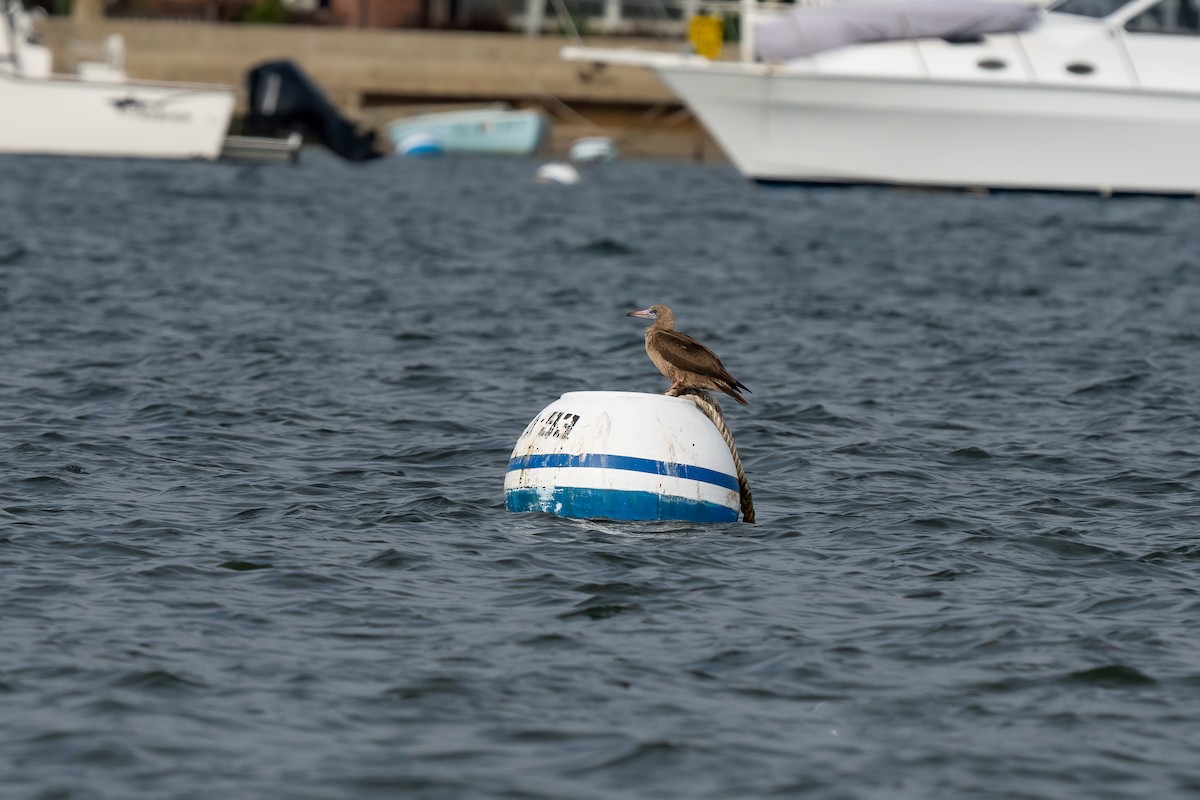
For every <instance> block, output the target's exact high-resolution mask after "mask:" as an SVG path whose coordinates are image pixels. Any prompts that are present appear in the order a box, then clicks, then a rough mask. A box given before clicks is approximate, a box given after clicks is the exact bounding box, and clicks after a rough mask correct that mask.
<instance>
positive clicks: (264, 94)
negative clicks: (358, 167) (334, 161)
mask: <svg viewBox="0 0 1200 800" xmlns="http://www.w3.org/2000/svg"><path fill="white" fill-rule="evenodd" d="M246 88H247V89H248V90H249V93H250V107H249V109H248V110H247V112H246V118H245V120H244V123H243V128H244V132H245V134H246V135H247V136H269V137H286V136H287V135H288V134H290V133H292V132H298V133H300V134H302V135H304V136H305V137H311V138H313V139H316V140H317V141H319V142H320V143H321V144H323V145H325V146H326V147H328V148H329V149H330V150H332V151H333V152H335V153H337V154H338V155H340V156H341V157H342V158H345V159H347V160H349V161H368V160H370V159H372V158H378V157H379V156H380V155H382V154H381V153H378V152H376V151H375V149H374V146H373V145H374V143H375V132H374V131H367V132H365V133H360V132H359V131H358V129H357V128H355V127H354V125H353V124H352V123H351V122H350V121H349V120H347V119H345V118H344V117H343V116H342V115H341V114H340V113H338V110H337V107H336V106H334V105H333V103H331V102H329V98H327V97H326V96H325V93H324V92H322V91H321V88H320V87H319V86H317V84H316V83H314V82H313V80H312V79H311V78H309V77H308V75H306V74H304V71H303V70H302V69H300V67H299V66H298V65H297V64H296V63H295V62H294V61H288V60H286V59H284V60H280V61H267V62H265V63H262V64H259V65H258V66H257V67H255V68H254V69H252V70H250V71H249V72H247V73H246Z"/></svg>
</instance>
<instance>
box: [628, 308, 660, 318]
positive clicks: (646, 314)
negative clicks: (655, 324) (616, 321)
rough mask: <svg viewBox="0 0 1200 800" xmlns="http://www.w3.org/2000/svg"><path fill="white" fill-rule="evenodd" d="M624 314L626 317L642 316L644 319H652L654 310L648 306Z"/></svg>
mask: <svg viewBox="0 0 1200 800" xmlns="http://www.w3.org/2000/svg"><path fill="white" fill-rule="evenodd" d="M625 316H627V317H644V318H646V319H654V312H653V311H651V310H650V309H648V308H644V309H642V310H641V311H630V312H629V313H628V314H626V315H625Z"/></svg>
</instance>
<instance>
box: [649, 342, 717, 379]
mask: <svg viewBox="0 0 1200 800" xmlns="http://www.w3.org/2000/svg"><path fill="white" fill-rule="evenodd" d="M652 345H653V347H654V348H655V349H656V350H657V351H658V353H659V355H661V356H662V358H663V359H664V360H665V361H667V362H668V363H669V364H671V365H672V366H674V367H676V368H678V369H682V370H686V371H687V372H695V373H697V374H700V375H714V376H719V377H725V376H727V375H728V374H729V373H728V372H726V371H725V366H724V365H723V364H722V363H721V359H719V358H717V354H716V353H714V352H713V351H712V350H709V349H708V348H707V347H705V346H704V345H702V344H700V343H699V342H697V341H696V340H695V339H693V338H692V337H690V336H688V335H687V334H686V333H679V332H678V331H657V332H655V334H654V341H653V342H652Z"/></svg>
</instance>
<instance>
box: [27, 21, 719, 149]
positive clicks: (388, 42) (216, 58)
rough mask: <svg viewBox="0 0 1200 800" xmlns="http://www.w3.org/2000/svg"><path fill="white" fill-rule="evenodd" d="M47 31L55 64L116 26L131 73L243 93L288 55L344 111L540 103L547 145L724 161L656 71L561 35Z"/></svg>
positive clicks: (371, 115)
mask: <svg viewBox="0 0 1200 800" xmlns="http://www.w3.org/2000/svg"><path fill="white" fill-rule="evenodd" d="M41 30H42V34H43V38H44V40H45V42H46V44H47V45H48V46H50V48H51V49H52V50H53V51H54V57H55V70H56V71H58V72H73V71H74V70H75V68H76V65H77V64H78V63H79V62H80V61H93V60H103V58H104V42H105V40H106V38H107V37H108V36H110V35H112V34H120V35H121V36H122V37H123V39H124V42H125V51H126V57H125V69H126V72H127V73H128V74H129V75H130V76H131V77H133V78H141V79H148V80H166V81H189V82H200V83H220V84H231V85H234V86H237V87H239V88H241V89H242V90H243V91H242V95H243V97H242V100H241V102H242V103H244V102H245V98H244V94H245V92H244V85H245V74H246V71H247V70H249V69H250V68H251V67H253V66H255V65H256V64H259V63H261V62H263V61H266V60H270V59H276V58H290V59H293V60H295V61H296V62H298V63H299V64H300V66H301V67H302V68H303V69H304V70H305V71H306V72H307V73H308V74H309V75H311V76H312V77H313V79H314V80H315V81H316V82H317V83H318V84H319V85H320V86H321V87H322V89H324V90H325V92H326V93H327V94H328V95H329V97H330V99H331V100H332V101H333V102H334V103H336V104H337V105H338V106H339V107H340V108H341V109H342V110H343V112H344V113H345V114H347V116H349V117H351V118H353V119H356V120H357V121H359V122H360V123H362V124H363V125H365V126H370V127H378V126H379V125H380V124H382V123H384V122H386V121H387V120H389V119H392V118H395V117H398V116H403V115H405V114H408V113H416V112H418V111H422V110H429V109H430V108H431V107H443V106H447V105H468V104H478V103H492V102H503V103H511V104H513V105H515V106H519V107H541V108H543V109H545V110H546V112H547V113H549V114H550V115H551V116H552V117H553V119H554V121H555V124H554V137H553V141H552V142H551V144H550V149H551V151H561V150H563V149H565V147H566V145H567V143H569V141H570V140H572V139H574V138H576V137H578V136H585V135H598V134H599V135H610V136H615V137H617V138H618V139H619V140H620V141H621V144H622V150H623V152H625V153H627V154H629V155H633V156H647V157H675V158H692V159H698V160H723V156H722V154H721V151H720V149H719V148H718V147H717V146H716V144H715V143H714V142H713V141H712V140H711V139H710V137H709V136H708V135H707V133H705V132H704V130H703V129H702V128H701V127H700V126H699V124H698V123H696V121H695V120H694V119H693V118H692V117H691V114H690V112H688V111H687V109H685V108H683V107H682V105H681V104H680V103H679V100H678V99H677V98H676V97H675V96H674V95H673V94H672V93H671V92H670V91H669V90H668V89H667V88H666V87H665V86H664V85H663V84H662V83H661V82H660V81H659V80H658V78H657V77H656V76H655V75H654V74H653V73H652V72H650V71H649V70H644V69H640V68H634V67H619V66H608V67H602V68H599V69H598V68H596V67H595V66H594V65H590V64H581V63H574V62H567V61H563V60H562V59H560V58H559V55H558V53H559V50H560V49H561V48H562V47H563V46H564V45H566V44H568V43H569V42H568V40H567V39H565V38H561V37H526V36H522V35H519V34H510V33H478V32H450V31H426V30H358V29H346V28H333V27H309V26H298V25H250V24H223V23H196V22H168V21H152V20H128V19H100V20H95V21H91V22H87V23H78V22H75V21H72V20H71V19H68V18H59V17H50V18H48V19H46V20H44V21H43V22H42V25H41ZM587 44H590V45H595V46H599V47H631V46H637V47H643V48H647V49H658V50H674V49H677V48H678V47H679V46H680V43H679V42H677V41H675V42H668V41H664V40H656V39H629V38H603V37H596V38H592V39H589V40H588V42H587Z"/></svg>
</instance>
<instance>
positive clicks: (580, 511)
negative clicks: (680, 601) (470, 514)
mask: <svg viewBox="0 0 1200 800" xmlns="http://www.w3.org/2000/svg"><path fill="white" fill-rule="evenodd" d="M505 502H506V505H507V507H508V510H509V511H546V512H549V513H551V514H557V515H558V516H560V517H575V518H578V519H597V518H604V519H629V520H635V519H636V520H655V519H658V520H666V519H677V520H683V521H685V522H737V518H738V510H737V509H736V508H729V507H728V506H722V505H718V504H716V503H707V502H705V501H703V500H694V499H691V498H688V497H673V496H671V495H665V494H654V493H653V492H624V491H616V490H613V489H580V488H578V487H575V486H559V487H557V488H556V489H554V490H553V491H552V492H548V491H546V490H544V489H542V490H538V489H510V490H509V491H508V493H507V495H506V496H505Z"/></svg>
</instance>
